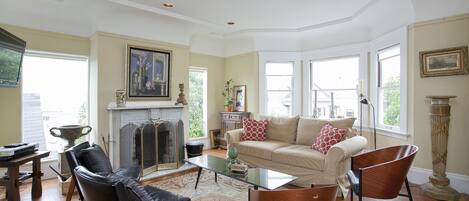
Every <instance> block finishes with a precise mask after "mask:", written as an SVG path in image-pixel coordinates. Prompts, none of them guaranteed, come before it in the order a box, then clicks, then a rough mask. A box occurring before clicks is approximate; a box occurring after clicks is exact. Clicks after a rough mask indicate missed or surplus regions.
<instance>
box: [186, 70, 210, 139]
mask: <svg viewBox="0 0 469 201" xmlns="http://www.w3.org/2000/svg"><path fill="white" fill-rule="evenodd" d="M206 134H207V70H206V69H201V68H191V69H189V138H200V137H204V136H206Z"/></svg>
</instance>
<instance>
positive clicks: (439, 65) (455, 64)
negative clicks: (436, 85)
mask: <svg viewBox="0 0 469 201" xmlns="http://www.w3.org/2000/svg"><path fill="white" fill-rule="evenodd" d="M467 49H468V48H467V46H461V47H452V48H446V49H438V50H431V51H422V52H420V54H419V57H420V77H422V78H425V77H438V76H452V75H465V74H468V73H469V69H468V52H467Z"/></svg>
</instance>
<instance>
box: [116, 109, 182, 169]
mask: <svg viewBox="0 0 469 201" xmlns="http://www.w3.org/2000/svg"><path fill="white" fill-rule="evenodd" d="M108 110H110V120H111V122H110V125H111V132H110V136H109V142H110V146H109V147H110V154H109V155H110V159H111V163H112V165H113V167H114V168H118V167H125V166H131V165H139V166H140V167H141V168H142V175H147V174H150V173H152V172H155V171H158V170H164V169H175V168H178V167H180V166H181V165H182V164H183V163H184V162H183V160H184V155H185V154H184V123H183V121H182V120H181V114H182V107H178V106H172V107H161V106H159V107H158V108H148V109H142V108H141V107H136V108H132V107H130V108H129V107H127V108H124V109H123V108H113V109H110V108H109V107H108Z"/></svg>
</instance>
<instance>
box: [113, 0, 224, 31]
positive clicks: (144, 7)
mask: <svg viewBox="0 0 469 201" xmlns="http://www.w3.org/2000/svg"><path fill="white" fill-rule="evenodd" d="M108 1H110V2H113V3H117V4H121V5H124V6H128V7H132V8H136V9H140V10H144V11H148V12H152V13H156V14H160V15H165V16H168V17H173V18H176V19H180V20H184V21H187V22H192V23H195V24H200V25H205V26H210V27H221V26H222V25H219V24H215V23H212V22H209V21H206V20H200V19H197V18H194V17H189V16H186V15H181V14H178V13H175V12H171V11H167V10H164V9H160V8H155V7H152V6H147V5H144V4H140V3H136V2H132V1H129V0H108Z"/></svg>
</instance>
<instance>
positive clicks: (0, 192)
mask: <svg viewBox="0 0 469 201" xmlns="http://www.w3.org/2000/svg"><path fill="white" fill-rule="evenodd" d="M204 154H209V155H212V156H217V157H222V158H224V157H225V155H226V151H225V150H221V149H220V150H219V149H212V150H207V151H204ZM410 186H411V191H412V195H413V197H414V200H415V201H433V199H430V198H427V197H425V196H424V195H423V192H422V191H421V190H420V188H419V186H418V185H415V184H411V185H410ZM42 188H43V192H42V197H41V198H40V199H36V201H64V200H65V196H62V195H61V194H60V192H59V186H58V182H57V180H56V179H49V180H44V181H43V182H42ZM20 189H21V200H25V201H29V200H31V184H30V183H28V184H25V185H22V186H21V188H20ZM403 192H404V193H405V190H404V191H403ZM4 198H5V190H4V188H1V189H0V200H1V201H3V200H5V199H4ZM72 200H74V201H77V200H79V199H78V194H75V195H74V196H73V198H72ZM355 200H358V199H357V197H355ZM364 200H365V201H373V200H374V199H367V198H365V199H364ZM393 200H395V201H404V200H405V201H407V200H408V199H407V198H405V197H399V198H396V199H393ZM337 201H344V200H343V199H341V198H337ZM460 201H469V196H468V195H467V194H463V195H462V197H461V199H460Z"/></svg>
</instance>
